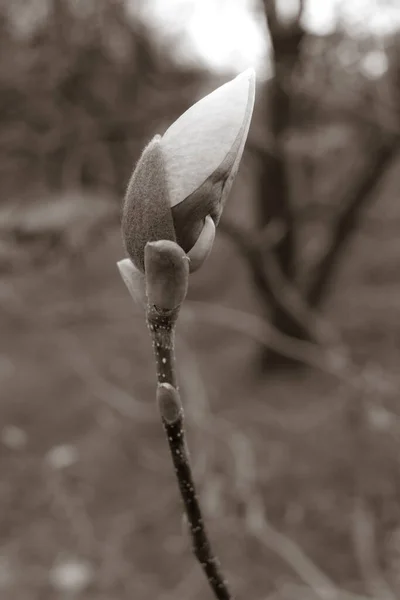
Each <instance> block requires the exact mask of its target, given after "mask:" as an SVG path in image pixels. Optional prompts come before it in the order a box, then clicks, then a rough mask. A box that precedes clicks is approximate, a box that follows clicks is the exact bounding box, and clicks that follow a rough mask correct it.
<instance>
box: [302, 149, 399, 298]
mask: <svg viewBox="0 0 400 600" xmlns="http://www.w3.org/2000/svg"><path fill="white" fill-rule="evenodd" d="M399 147H400V146H399V143H398V142H397V143H396V142H394V141H392V140H391V141H389V142H387V143H386V144H385V145H383V146H381V147H380V148H378V149H377V150H376V151H375V152H374V153H373V155H372V157H371V159H370V161H369V164H368V165H367V167H366V168H365V169H364V172H363V174H362V175H361V176H360V178H359V179H358V181H356V183H355V184H354V186H353V188H352V189H351V190H350V191H348V192H346V194H345V198H344V199H343V200H342V201H341V202H340V205H341V206H342V207H343V209H342V211H341V214H340V215H339V217H338V219H337V221H336V224H335V225H334V226H333V230H332V233H331V243H330V245H329V246H328V248H327V250H326V252H325V255H324V256H323V257H322V259H321V261H320V262H319V264H318V265H317V267H316V269H315V272H314V274H313V276H312V277H311V279H310V284H309V288H308V290H307V294H306V295H307V301H308V303H309V305H310V306H313V307H316V306H318V305H320V304H321V302H322V301H323V300H324V298H325V295H326V293H327V291H328V285H329V284H330V282H331V281H332V278H333V276H334V273H335V269H336V268H337V266H338V263H339V261H340V258H341V256H342V255H343V252H344V251H345V249H346V247H347V244H348V243H349V241H350V238H351V235H352V234H353V232H354V230H355V228H356V227H357V225H358V223H359V219H360V216H361V211H362V209H364V208H365V205H366V204H367V202H369V201H371V200H372V199H373V197H374V193H375V192H376V189H377V187H378V185H379V184H380V182H381V180H382V178H383V176H384V174H385V173H386V171H387V169H388V167H389V166H390V164H391V162H392V161H393V159H394V157H395V156H396V154H397V152H398V150H399Z"/></svg>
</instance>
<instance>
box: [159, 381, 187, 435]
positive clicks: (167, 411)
mask: <svg viewBox="0 0 400 600" xmlns="http://www.w3.org/2000/svg"><path fill="white" fill-rule="evenodd" d="M157 402H158V408H159V411H160V414H161V417H162V418H163V420H164V421H166V423H168V425H172V424H173V423H176V421H177V420H178V419H180V418H181V417H182V415H183V410H182V403H181V399H180V397H179V394H178V391H177V390H176V389H175V388H174V387H173V386H172V385H171V384H169V383H161V384H160V385H159V386H158V387H157Z"/></svg>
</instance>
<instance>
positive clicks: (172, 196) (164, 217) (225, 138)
mask: <svg viewBox="0 0 400 600" xmlns="http://www.w3.org/2000/svg"><path fill="white" fill-rule="evenodd" d="M254 92H255V73H254V70H253V69H248V70H247V71H245V72H244V73H242V74H241V75H239V76H238V77H236V78H235V79H233V80H232V81H230V82H228V83H226V84H225V85H222V86H221V87H219V88H218V89H217V90H215V91H214V92H212V93H211V94H209V95H208V96H206V97H205V98H203V99H202V100H200V101H199V102H197V103H196V104H194V105H193V106H191V107H190V108H189V109H188V110H187V111H186V112H185V113H184V114H183V115H182V116H181V117H179V119H177V120H176V121H175V122H174V123H173V124H172V125H171V126H170V127H169V129H168V130H167V131H166V132H165V134H164V135H163V136H162V137H161V136H156V137H155V138H153V140H152V141H151V142H150V144H149V145H148V146H147V147H146V148H145V150H144V152H143V154H142V156H141V158H140V160H139V162H138V164H137V166H136V169H135V170H134V172H133V175H132V178H131V181H130V183H129V186H128V190H127V193H126V198H125V205H124V210H123V217H122V231H123V237H124V242H125V246H126V249H127V252H128V254H129V256H130V258H131V260H132V261H133V263H134V264H135V265H136V266H137V268H138V269H140V270H141V271H142V272H144V269H145V264H144V248H145V245H146V243H147V242H153V241H157V240H169V241H172V242H177V243H178V244H179V246H181V248H182V249H183V250H184V252H186V253H187V255H188V257H189V259H190V261H191V262H190V271H194V270H196V269H197V268H198V267H199V266H200V265H201V264H202V263H203V262H204V260H205V258H206V257H207V256H208V254H209V252H210V250H211V248H212V244H213V241H214V236H215V226H216V225H218V222H219V219H220V217H221V213H222V210H223V207H224V204H225V201H226V198H227V196H228V194H229V191H230V188H231V186H232V183H233V181H234V179H235V176H236V173H237V171H238V168H239V164H240V160H241V157H242V154H243V149H244V145H245V142H246V139H247V134H248V131H249V127H250V121H251V116H252V112H253V105H254Z"/></svg>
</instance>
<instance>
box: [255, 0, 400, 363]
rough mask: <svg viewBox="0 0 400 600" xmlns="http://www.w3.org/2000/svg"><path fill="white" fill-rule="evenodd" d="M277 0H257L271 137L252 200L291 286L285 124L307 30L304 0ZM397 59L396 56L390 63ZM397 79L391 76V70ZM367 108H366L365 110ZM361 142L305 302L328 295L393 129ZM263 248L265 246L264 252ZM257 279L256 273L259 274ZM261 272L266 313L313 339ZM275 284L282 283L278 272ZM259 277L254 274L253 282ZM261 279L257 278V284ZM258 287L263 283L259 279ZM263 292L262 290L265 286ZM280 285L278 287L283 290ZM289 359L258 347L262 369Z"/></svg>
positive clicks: (294, 103)
mask: <svg viewBox="0 0 400 600" xmlns="http://www.w3.org/2000/svg"><path fill="white" fill-rule="evenodd" d="M278 6H279V2H278V0H263V10H264V13H265V17H266V21H267V26H268V31H269V34H270V40H271V61H272V64H273V69H274V76H273V79H272V80H271V81H270V82H269V84H268V85H269V87H268V94H267V106H266V108H267V111H266V113H267V120H268V131H269V132H270V135H271V142H270V145H269V149H268V152H266V151H264V152H259V153H258V154H259V157H260V158H261V162H262V170H261V174H260V178H259V190H258V200H257V207H256V211H257V224H258V227H259V229H260V230H261V232H263V231H265V230H268V228H271V229H272V230H274V229H276V230H277V231H278V232H279V235H278V238H279V239H277V241H276V242H275V243H274V244H273V245H271V244H269V245H268V247H265V248H264V250H263V255H264V257H265V262H266V263H267V262H268V258H271V255H272V258H273V259H274V260H275V261H276V264H277V267H278V268H279V270H280V272H281V274H282V276H283V278H284V279H285V280H286V282H287V283H288V284H289V287H291V288H293V289H294V291H295V292H296V293H297V294H299V290H298V289H297V286H296V283H297V276H298V273H296V264H297V261H296V254H297V226H298V223H297V222H296V218H295V214H294V210H293V207H292V206H291V198H290V189H289V171H288V164H287V154H286V151H285V144H286V142H287V139H288V138H289V136H290V132H291V131H293V130H295V129H296V128H299V126H300V127H301V125H304V124H303V123H301V122H299V121H301V114H300V111H301V108H299V106H298V104H299V100H298V97H299V96H298V81H300V79H298V78H299V77H301V70H302V69H301V67H302V64H301V62H302V53H301V46H302V42H303V41H304V39H305V36H306V32H305V30H304V28H303V27H302V24H301V18H302V15H303V9H304V0H298V7H297V12H296V13H295V14H293V15H292V16H291V17H290V18H289V19H287V18H286V19H284V18H282V16H281V15H280V14H279V10H278ZM396 64H397V63H396ZM394 79H395V78H394ZM367 112H368V110H367ZM367 131H368V135H367V136H366V137H367V138H368V139H366V144H365V146H366V147H367V148H368V155H369V157H370V158H369V161H368V163H367V164H366V167H365V169H364V170H363V172H362V173H361V175H360V177H359V178H358V179H356V180H355V181H353V182H352V184H351V186H350V187H349V188H348V189H347V190H346V191H345V194H344V197H343V198H342V199H339V201H338V206H340V212H339V214H338V217H337V219H336V222H334V223H333V224H332V227H331V231H330V232H329V241H328V243H327V246H326V248H325V251H324V253H323V255H322V256H321V258H320V260H319V262H318V264H317V265H316V266H315V268H314V271H313V272H312V273H311V276H310V279H309V283H308V286H307V289H305V290H304V291H303V293H302V298H300V300H301V302H303V301H304V305H305V306H306V307H308V308H310V309H319V308H320V306H321V304H322V303H323V301H324V300H325V298H326V295H327V293H328V291H329V289H330V285H331V283H332V280H333V278H334V275H335V273H336V270H337V266H338V264H339V263H340V260H341V258H342V256H343V255H344V252H345V249H346V248H347V246H348V243H349V241H350V239H351V236H352V234H353V233H354V231H355V230H356V229H357V226H358V224H359V222H360V219H361V216H362V211H363V209H364V207H365V205H366V203H367V202H368V201H369V200H370V199H371V198H372V197H373V195H374V192H375V191H376V189H377V187H378V184H379V182H380V181H381V179H382V177H383V175H384V174H385V172H386V171H387V168H388V166H389V165H390V163H391V161H392V160H393V158H394V156H395V154H396V153H397V150H398V147H399V136H398V135H397V136H396V135H394V136H393V135H387V134H386V135H385V137H384V138H382V131H381V130H380V127H379V125H378V126H377V124H375V125H371V127H370V128H369V129H368V130H367ZM267 253H268V254H267ZM259 279H261V278H259ZM263 279H264V287H265V285H267V286H268V285H269V286H271V287H273V288H274V289H273V290H272V292H273V293H271V290H268V293H269V295H270V297H271V298H272V301H270V302H268V311H269V313H268V318H269V320H270V322H271V323H272V325H273V326H274V327H276V328H277V329H278V330H279V331H280V332H282V333H284V334H286V335H288V336H290V337H293V338H296V339H301V340H304V341H314V342H317V343H318V340H317V339H316V338H315V333H314V332H313V331H312V329H310V327H309V326H308V324H307V323H306V322H304V324H303V323H302V321H299V319H298V318H296V315H294V314H293V312H292V311H290V310H288V306H287V304H286V303H285V302H284V301H280V300H279V291H280V290H279V289H278V290H277V289H276V287H277V286H276V285H274V284H275V283H276V282H273V281H272V282H271V280H269V281H268V278H267V279H266V278H265V277H264V278H263ZM278 279H280V284H279V282H278V285H280V286H281V287H282V285H283V284H282V281H283V280H282V278H278ZM256 283H257V282H256ZM258 287H260V286H258ZM260 290H261V287H260ZM261 292H263V293H262V294H261V296H264V297H266V296H268V294H265V290H264V291H263V290H261ZM283 295H284V290H282V296H283ZM293 365H294V363H293V360H292V359H288V358H287V357H285V356H281V355H279V354H277V353H276V352H273V351H271V350H266V349H263V350H262V353H261V368H262V370H269V369H276V368H282V367H284V368H286V367H292V366H293Z"/></svg>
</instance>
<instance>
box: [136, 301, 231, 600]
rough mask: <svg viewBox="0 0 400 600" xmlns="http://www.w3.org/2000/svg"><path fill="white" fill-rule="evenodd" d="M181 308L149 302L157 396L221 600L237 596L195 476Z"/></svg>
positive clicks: (200, 548) (194, 533) (199, 554)
mask: <svg viewBox="0 0 400 600" xmlns="http://www.w3.org/2000/svg"><path fill="white" fill-rule="evenodd" d="M179 308H180V307H177V308H175V309H172V310H165V309H160V308H158V307H156V306H155V305H151V304H149V305H148V306H147V314H146V316H147V324H148V327H149V330H150V335H151V338H152V341H153V348H154V354H155V359H156V367H157V382H158V389H157V398H158V402H159V408H160V413H161V420H162V424H163V427H164V431H165V434H166V436H167V441H168V444H169V449H170V452H171V457H172V462H173V465H174V467H175V472H176V476H177V480H178V485H179V490H180V493H181V497H182V500H183V504H184V507H185V511H186V515H187V520H188V526H189V531H190V535H191V539H192V546H193V552H194V554H195V556H196V558H197V560H198V561H199V563H200V565H201V567H202V569H203V571H204V573H205V575H206V577H207V580H208V582H209V584H210V587H211V588H212V590H213V592H214V595H215V597H216V598H217V599H218V600H233V596H232V595H231V593H230V591H229V590H228V586H227V582H226V581H225V580H224V578H223V575H222V573H221V569H220V564H219V561H218V559H217V557H216V556H215V554H214V553H213V551H212V548H211V544H210V540H209V538H208V534H207V531H206V528H205V525H204V521H203V516H202V513H201V509H200V504H199V499H198V496H197V493H196V487H195V483H194V480H193V474H192V469H191V466H190V461H189V452H188V447H187V444H186V439H185V429H184V423H183V421H184V414H183V407H182V402H181V400H180V396H179V391H178V386H177V377H176V372H175V348H174V337H175V336H174V334H175V324H176V320H177V318H178V314H179Z"/></svg>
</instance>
